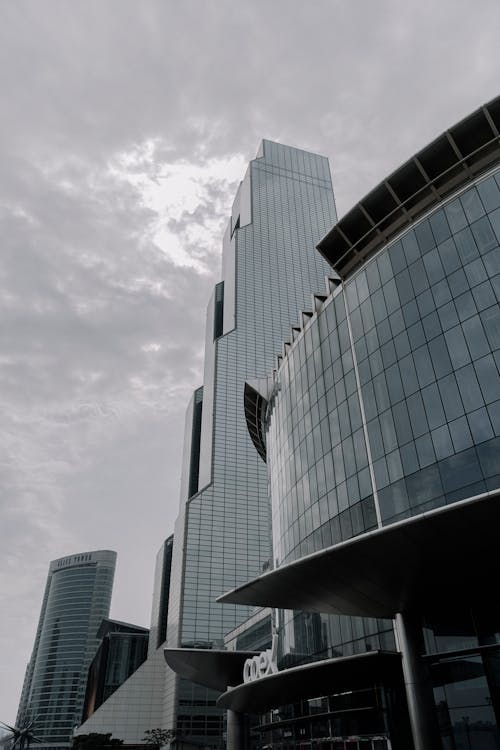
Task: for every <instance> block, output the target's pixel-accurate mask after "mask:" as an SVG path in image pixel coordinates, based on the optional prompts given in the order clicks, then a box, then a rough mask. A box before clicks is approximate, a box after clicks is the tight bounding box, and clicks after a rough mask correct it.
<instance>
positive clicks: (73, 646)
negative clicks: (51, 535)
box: [17, 550, 116, 750]
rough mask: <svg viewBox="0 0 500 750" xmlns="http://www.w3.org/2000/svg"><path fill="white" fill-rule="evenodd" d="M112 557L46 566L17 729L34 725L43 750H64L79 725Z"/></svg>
mask: <svg viewBox="0 0 500 750" xmlns="http://www.w3.org/2000/svg"><path fill="white" fill-rule="evenodd" d="M115 563H116V552H110V551H108V550H100V551H97V552H83V553H79V554H76V555H70V556H69V557H62V558H60V559H59V560H54V561H53V562H51V563H50V566H49V573H48V576H47V584H46V586H45V593H44V596H43V602H42V609H41V612H40V620H39V623H38V628H37V632H36V637H35V645H34V647H33V653H32V655H31V659H30V661H29V664H28V667H27V670H26V677H25V681H24V686H23V692H22V695H21V702H20V704H19V710H18V715H17V724H18V726H19V725H20V724H24V723H25V722H27V721H28V720H29V719H33V718H35V717H38V718H37V720H36V734H37V735H38V736H39V737H41V738H42V739H43V743H42V744H41V745H40V747H41V748H44V749H45V750H52V749H54V750H55V749H56V748H68V747H70V745H71V736H72V732H73V728H74V727H75V726H76V725H77V724H80V722H81V718H82V709H83V701H84V699H85V688H86V684H87V671H88V667H89V664H90V662H91V661H92V658H93V656H94V654H95V652H96V650H97V648H98V646H99V642H100V641H99V639H98V638H97V637H96V636H97V630H98V628H99V625H100V624H101V621H102V619H103V618H104V617H107V616H108V615H109V606H110V602H111V592H112V589H113V578H114V574H115Z"/></svg>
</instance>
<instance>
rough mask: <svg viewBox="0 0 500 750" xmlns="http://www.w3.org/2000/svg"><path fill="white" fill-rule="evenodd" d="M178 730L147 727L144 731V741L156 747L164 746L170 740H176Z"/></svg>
mask: <svg viewBox="0 0 500 750" xmlns="http://www.w3.org/2000/svg"><path fill="white" fill-rule="evenodd" d="M176 735H177V732H176V730H175V729H161V728H160V727H157V728H156V729H147V730H146V731H145V732H144V737H143V738H142V741H143V742H145V743H146V744H147V745H153V746H154V747H163V746H164V745H166V744H167V743H168V742H171V741H172V740H175V738H176Z"/></svg>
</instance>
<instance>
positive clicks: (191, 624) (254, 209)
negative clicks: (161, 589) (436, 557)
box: [164, 141, 335, 747]
mask: <svg viewBox="0 0 500 750" xmlns="http://www.w3.org/2000/svg"><path fill="white" fill-rule="evenodd" d="M334 221H335V206H334V199H333V190H332V184H331V177H330V170H329V165H328V160H327V159H326V158H325V157H323V156H318V155H316V154H311V153H308V152H306V151H302V150H300V149H296V148H291V147H288V146H283V145H280V144H278V143H273V142H270V141H263V143H262V146H261V149H260V150H259V153H258V155H257V158H256V159H254V160H253V161H252V162H250V165H249V167H248V170H247V173H246V175H245V178H244V180H243V182H242V183H241V185H240V188H239V190H238V193H237V196H236V199H235V201H234V204H233V209H232V215H231V218H230V221H229V223H228V227H227V230H226V233H225V236H224V240H223V258H222V281H221V282H220V283H218V284H217V285H216V286H215V290H214V294H213V296H212V299H211V302H210V304H209V307H208V313H207V324H206V348H205V372H204V383H203V388H199V389H197V390H196V391H195V393H194V395H193V399H192V402H191V406H190V408H189V410H188V415H187V419H186V437H185V447H184V460H183V472H182V482H181V507H180V515H179V518H178V521H177V525H176V531H175V535H174V552H173V561H172V581H171V587H170V605H169V618H168V633H167V643H168V646H169V647H174V648H175V647H194V648H202V649H214V648H221V647H222V646H223V637H224V634H225V633H227V632H228V631H230V630H232V629H234V628H235V627H236V626H237V625H238V624H239V623H241V622H242V621H243V620H245V619H246V618H247V617H248V615H249V613H250V611H251V610H250V609H249V608H248V607H235V606H232V605H229V606H222V605H220V604H217V603H216V602H215V599H216V598H217V596H219V594H222V592H224V591H225V590H227V589H228V588H232V587H234V586H235V585H237V584H238V583H239V582H241V583H243V582H244V581H245V580H247V579H248V578H249V577H251V576H253V575H256V574H257V573H259V572H260V571H261V569H262V567H263V566H265V565H268V564H269V560H270V557H271V532H270V529H271V516H270V504H269V498H268V491H267V476H266V470H265V466H264V464H263V463H262V461H261V460H260V459H259V457H258V456H257V454H256V453H255V449H254V447H253V445H252V441H251V439H250V436H249V435H248V432H247V429H246V423H245V413H244V402H243V393H244V384H245V381H246V380H248V379H249V378H258V377H259V376H265V375H267V373H268V371H269V369H271V368H272V366H273V365H274V363H275V357H276V354H277V353H278V352H279V350H280V348H281V342H282V341H283V340H284V338H285V335H286V334H287V333H288V332H289V330H290V322H291V321H292V322H293V321H294V320H296V319H297V317H298V316H299V315H300V314H301V313H300V311H301V310H302V309H304V308H307V309H308V308H309V307H310V303H311V295H312V294H313V293H314V292H315V291H317V289H319V288H322V287H324V283H325V282H324V277H325V275H326V274H327V273H328V269H329V266H328V265H327V264H326V263H325V261H324V260H323V259H322V258H321V257H320V256H319V254H318V253H317V252H315V249H314V248H315V245H316V244H317V242H318V241H319V240H320V238H321V237H322V236H323V235H324V234H325V233H326V231H327V230H328V229H330V227H331V226H332V224H333V223H334ZM215 697H216V694H215V693H214V692H213V691H210V690H206V689H205V688H203V687H199V686H197V685H194V684H193V683H191V682H188V681H185V680H183V679H179V678H177V676H176V675H174V674H173V673H169V676H168V677H167V686H166V692H165V711H164V726H165V727H167V728H177V730H178V732H179V734H180V736H182V737H186V738H188V739H189V738H191V739H192V740H193V741H195V740H196V741H197V742H202V743H204V744H203V746H207V747H208V746H209V747H220V746H221V743H222V734H223V715H222V713H221V712H220V710H218V709H217V708H215Z"/></svg>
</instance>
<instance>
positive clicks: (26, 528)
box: [0, 0, 500, 722]
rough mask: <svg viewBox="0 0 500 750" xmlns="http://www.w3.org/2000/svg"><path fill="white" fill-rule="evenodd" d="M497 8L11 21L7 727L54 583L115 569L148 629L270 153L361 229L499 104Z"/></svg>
mask: <svg viewBox="0 0 500 750" xmlns="http://www.w3.org/2000/svg"><path fill="white" fill-rule="evenodd" d="M499 29H500V2H499V0H476V1H475V2H474V3H472V2H470V0H377V1H376V2H375V0H310V2H304V0H133V1H131V0H105V1H104V0H71V1H70V0H60V1H59V0H29V1H26V0H0V81H1V89H0V96H1V98H0V108H1V110H0V221H1V225H2V226H1V232H0V419H1V422H0V491H1V494H0V514H1V524H2V525H1V528H2V536H1V539H2V542H1V545H0V560H1V561H0V591H1V596H2V599H1V605H0V654H1V661H0V664H1V667H0V719H2V720H4V721H8V722H12V721H14V720H15V714H16V710H17V704H18V701H19V694H20V690H21V684H22V679H23V675H24V669H25V664H26V662H27V660H28V658H29V655H30V652H31V648H32V645H33V638H34V634H35V630H36V625H37V620H38V614H39V610H40V604H41V598H42V594H43V587H44V585H45V578H46V574H47V567H48V564H49V561H50V560H52V559H54V558H57V557H60V556H62V555H66V554H70V553H74V552H80V551H86V550H90V549H99V548H108V549H114V550H116V551H117V552H118V562H117V573H116V578H115V590H114V595H113V604H112V610H111V613H112V616H114V617H116V618H118V619H123V620H129V621H132V622H136V623H138V624H148V621H149V611H150V603H151V591H152V576H153V566H154V557H155V554H156V551H157V549H158V547H159V546H160V544H161V542H162V540H163V539H164V538H165V537H166V536H167V535H168V534H170V533H171V531H172V530H173V522H174V519H175V516H176V512H177V506H178V487H179V465H180V455H181V447H182V431H183V420H184V410H185V407H186V404H187V401H188V399H189V396H190V393H191V391H192V389H193V388H194V387H196V386H197V385H199V384H200V382H201V367H202V357H203V351H202V341H203V328H204V315H205V305H206V302H207V300H208V297H209V294H210V292H211V288H212V286H213V284H214V283H215V282H216V281H217V280H218V274H219V266H220V263H219V255H220V246H221V243H220V239H221V235H222V231H223V227H224V224H225V221H226V217H227V215H228V212H229V209H230V206H231V203H232V197H233V195H234V192H235V190H236V188H237V184H238V181H239V180H240V179H241V177H242V176H243V173H244V169H245V164H246V162H247V161H248V160H249V159H251V158H253V156H254V155H255V153H256V151H257V146H258V143H259V140H260V139H261V138H262V137H265V138H270V139H274V140H279V141H281V142H284V143H288V144H290V145H295V146H300V147H303V148H307V149H311V150H314V151H318V152H320V153H323V154H326V155H327V156H329V157H330V160H331V165H332V170H333V175H334V186H335V190H336V198H337V207H338V209H339V213H340V214H342V213H344V212H345V211H346V210H348V209H349V208H350V206H351V205H352V204H353V203H354V202H355V201H356V200H357V199H358V198H360V197H362V195H363V194H364V193H366V192H367V191H368V190H369V189H370V188H371V187H373V186H374V185H375V184H376V183H377V182H378V181H379V180H380V179H382V178H383V177H384V176H385V175H386V174H387V173H388V172H389V171H391V170H392V169H394V168H395V167H397V166H398V165H399V164H400V163H401V162H402V161H404V160H406V159H407V158H409V157H410V156H411V155H412V153H413V152H415V151H416V150H418V149H419V148H420V147H422V146H424V145H425V144H426V143H427V142H428V141H430V140H431V139H432V138H434V137H435V136H437V135H438V134H439V133H440V132H441V131H442V130H444V129H445V128H446V127H447V126H449V125H451V124H453V123H454V122H455V121H457V120H458V119H461V118H462V117H464V116H466V115H467V114H469V112H471V111H472V110H473V109H475V108H476V107H478V106H479V105H480V104H481V103H483V102H485V101H488V100H489V99H491V98H493V97H494V96H496V95H497V94H499V93H500V45H499V43H498V31H499Z"/></svg>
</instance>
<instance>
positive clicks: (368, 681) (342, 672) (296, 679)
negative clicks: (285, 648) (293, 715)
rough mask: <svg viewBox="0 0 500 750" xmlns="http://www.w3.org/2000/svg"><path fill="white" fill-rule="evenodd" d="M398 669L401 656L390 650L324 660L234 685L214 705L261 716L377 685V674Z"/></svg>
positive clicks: (392, 672) (387, 676) (388, 676)
mask: <svg viewBox="0 0 500 750" xmlns="http://www.w3.org/2000/svg"><path fill="white" fill-rule="evenodd" d="M400 670H401V656H400V654H399V653H395V652H392V651H366V652H365V653H362V654H355V655H353V656H340V657H337V658H335V659H324V660H323V661H317V662H309V663H308V664H303V665H301V666H299V667H291V668H290V669H284V670H283V671H282V672H277V673H276V674H273V675H268V676H267V677H261V678H260V679H258V680H253V681H252V682H245V683H243V684H241V685H238V686H237V687H235V688H232V689H230V690H227V691H226V692H225V693H224V694H223V695H221V696H220V698H219V699H218V701H217V705H218V706H219V707H221V708H226V709H231V710H232V711H240V712H247V713H261V712H263V711H267V710H269V709H270V708H276V706H282V705H286V704H287V703H293V702H295V701H297V700H307V698H317V697H318V696H321V695H330V694H331V693H334V692H335V693H337V692H342V691H344V690H353V689H358V688H359V687H360V685H367V686H368V685H372V684H374V683H379V682H380V675H381V674H383V675H384V679H386V680H390V679H391V676H395V675H398V674H400Z"/></svg>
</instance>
